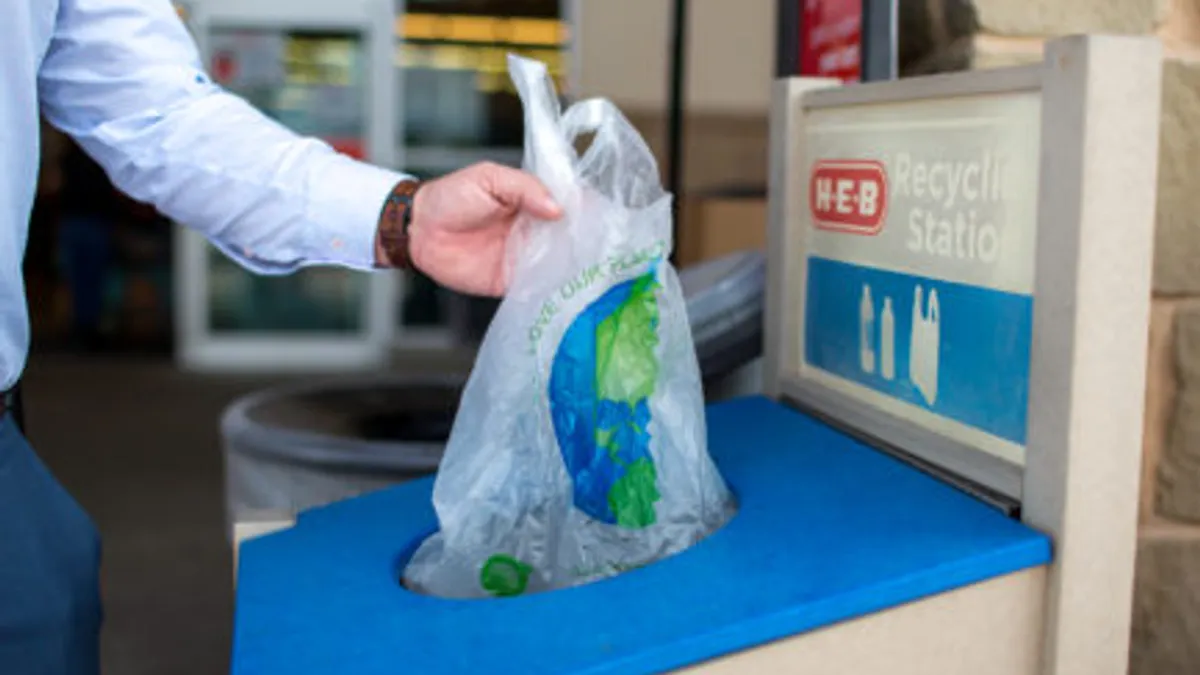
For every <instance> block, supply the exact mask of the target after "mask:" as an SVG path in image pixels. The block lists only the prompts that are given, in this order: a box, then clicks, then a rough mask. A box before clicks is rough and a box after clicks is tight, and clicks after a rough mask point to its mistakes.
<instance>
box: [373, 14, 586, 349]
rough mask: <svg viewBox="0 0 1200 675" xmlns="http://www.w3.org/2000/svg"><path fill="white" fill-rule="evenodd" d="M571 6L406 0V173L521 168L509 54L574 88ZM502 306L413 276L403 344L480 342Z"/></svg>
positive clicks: (401, 148)
mask: <svg viewBox="0 0 1200 675" xmlns="http://www.w3.org/2000/svg"><path fill="white" fill-rule="evenodd" d="M571 7H572V3H571V2H563V1H562V0H407V1H406V2H405V12H404V13H403V15H402V16H400V17H399V18H398V19H397V36H398V38H399V41H398V46H397V53H396V66H397V68H398V69H399V73H400V78H399V79H400V81H401V83H400V86H398V87H397V97H396V108H397V110H400V111H403V113H402V114H403V120H404V123H403V124H402V125H401V127H400V128H399V129H398V130H397V131H398V133H397V137H396V145H397V156H398V157H402V158H403V163H404V167H403V168H404V170H406V171H408V172H410V173H413V174H415V175H418V176H420V177H422V178H426V179H428V178H433V177H437V176H440V175H444V174H446V173H450V172H452V171H455V170H457V169H460V168H463V167H466V166H469V165H470V164H473V163H475V162H480V161H494V162H497V163H500V164H506V165H510V166H520V164H521V155H522V144H523V139H524V128H523V119H522V110H521V103H520V100H519V98H518V97H517V95H516V91H515V89H514V88H513V87H512V83H511V81H510V80H509V77H508V66H507V63H506V57H507V55H508V54H509V53H520V54H522V55H525V56H529V57H531V58H535V59H538V60H540V61H543V62H544V63H546V64H547V66H548V67H549V69H550V72H551V73H552V74H553V75H554V77H555V78H556V79H557V80H558V82H557V84H558V87H559V90H560V91H567V90H569V83H568V74H569V72H570V70H571V69H570V68H569V63H570V61H571V54H572V47H573V45H572V42H571V35H572V31H571V29H570V26H571V21H572V20H573V17H574V16H575V13H574V12H573V11H571ZM496 304H497V303H496V302H495V301H491V300H486V299H479V298H467V297H464V296H460V295H458V294H455V293H451V292H449V291H446V290H445V289H442V288H439V287H438V286H437V285H436V284H435V283H433V282H432V281H430V280H429V279H427V278H425V277H424V276H422V275H420V274H416V273H410V274H407V275H406V277H405V281H404V292H403V297H402V298H401V306H400V307H399V320H400V324H401V325H400V330H399V332H398V336H399V339H400V342H401V345H406V344H412V345H418V344H422V343H426V344H427V343H429V342H431V341H432V342H435V343H444V342H451V343H461V342H464V341H465V342H468V343H470V342H474V341H475V340H477V339H478V338H479V337H481V335H482V332H483V330H484V329H485V328H486V325H487V323H488V321H490V317H491V314H492V313H493V312H494V310H495V307H496Z"/></svg>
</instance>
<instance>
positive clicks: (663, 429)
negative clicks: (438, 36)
mask: <svg viewBox="0 0 1200 675" xmlns="http://www.w3.org/2000/svg"><path fill="white" fill-rule="evenodd" d="M508 64H509V71H510V74H511V76H512V78H513V81H514V82H515V84H516V86H517V89H518V91H519V93H520V96H521V100H522V102H523V105H524V113H525V156H524V165H525V168H526V169H527V170H529V171H531V172H532V173H534V174H535V175H536V176H537V177H538V178H539V179H541V180H542V181H543V182H544V183H545V184H546V185H547V186H548V187H549V188H550V190H551V191H552V192H553V194H554V196H555V198H556V199H557V200H558V201H559V203H560V204H562V206H563V208H564V210H565V217H564V219H563V221H562V222H557V223H538V222H530V223H522V224H520V225H519V226H518V227H517V228H516V229H515V230H514V233H513V237H512V239H511V240H510V241H509V244H508V249H509V254H510V255H509V258H510V263H511V269H510V277H509V278H510V283H509V291H508V294H507V296H506V297H505V298H504V300H503V302H502V303H501V305H500V308H499V310H498V311H497V314H496V316H495V318H494V319H493V321H492V324H491V326H490V327H489V329H488V332H487V334H486V336H485V338H484V341H483V344H482V345H481V347H480V351H479V355H478V357H477V360H476V363H475V367H474V369H473V371H472V373H471V376H470V379H469V380H468V382H467V386H466V388H465V390H464V392H463V397H462V402H461V405H460V407H459V413H458V417H457V419H456V420H455V423H454V428H453V430H452V432H451V435H450V440H449V443H448V445H447V448H446V452H445V455H444V457H443V460H442V465H441V467H440V470H439V473H438V477H437V481H436V483H435V487H434V496H433V502H434V508H435V510H436V512H437V516H438V521H439V524H440V530H439V532H438V533H437V534H435V535H434V536H432V537H430V538H429V539H427V540H426V541H425V542H424V543H422V545H421V546H420V548H419V549H418V550H417V552H416V553H415V554H414V556H413V558H412V560H411V561H410V563H409V564H408V566H407V568H406V570H405V575H404V576H405V583H406V585H407V586H409V587H410V588H413V589H414V590H417V591H419V592H423V593H429V594H433V595H439V596H445V597H487V596H507V595H518V594H521V593H528V592H536V591H543V590H549V589H553V588H561V587H567V586H572V585H577V584H580V583H584V582H587V581H590V580H594V579H598V578H601V577H605V576H610V575H612V574H616V573H618V572H620V571H622V570H626V569H629V568H632V567H637V566H641V565H645V564H647V563H650V562H653V561H655V560H657V559H660V558H663V557H666V556H668V555H671V554H673V553H676V552H678V551H680V550H682V549H684V548H686V547H688V546H690V545H691V544H693V543H695V542H696V541H698V540H699V539H701V538H703V537H704V536H706V535H707V534H709V533H710V532H712V531H713V530H715V529H716V528H718V527H720V526H721V525H722V524H724V522H725V521H726V520H728V518H729V517H730V516H731V515H732V512H733V504H732V498H731V496H730V493H729V491H728V489H727V487H726V485H725V483H724V481H723V480H722V478H721V476H720V475H719V474H718V472H717V469H716V466H715V465H714V464H713V462H712V460H711V458H710V457H709V455H708V450H707V446H706V432H705V426H704V399H703V393H702V390H701V381H700V371H699V366H698V363H697V359H696V352H695V347H694V345H693V342H692V336H691V328H690V326H689V324H688V320H687V316H686V313H685V312H686V309H685V308H686V305H685V302H684V299H683V294H682V290H681V288H680V285H679V280H678V278H677V276H676V274H675V271H674V269H672V267H671V265H670V263H669V262H668V261H667V255H668V253H669V251H670V247H671V197H670V195H669V194H667V193H666V192H664V191H663V189H662V187H661V185H660V184H659V173H658V168H657V166H656V163H655V161H654V157H653V155H652V154H651V152H650V150H649V148H648V147H647V146H646V144H645V142H644V141H643V140H642V138H641V136H640V135H639V134H638V133H637V131H636V130H635V129H634V128H633V126H632V125H630V124H629V122H628V121H627V120H626V119H625V118H624V116H622V115H621V113H620V112H619V111H618V110H617V109H616V107H615V106H613V105H612V104H611V103H609V102H608V101H604V100H598V99H596V100H588V101H583V102H580V103H577V104H575V105H573V106H571V107H570V108H568V109H567V110H566V111H562V109H561V107H560V105H559V102H558V98H557V96H556V94H555V92H554V87H553V84H552V82H551V80H550V79H549V77H548V76H547V73H546V69H545V67H544V66H543V65H542V64H540V63H538V62H536V61H531V60H527V59H523V58H519V57H515V56H510V57H509V60H508ZM588 133H591V134H593V137H592V142H591V145H590V147H588V149H587V150H586V151H584V152H583V153H582V154H579V153H578V152H577V150H576V149H575V146H574V141H575V140H576V138H577V137H578V136H581V135H583V134H588Z"/></svg>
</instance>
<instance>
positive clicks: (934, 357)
mask: <svg viewBox="0 0 1200 675" xmlns="http://www.w3.org/2000/svg"><path fill="white" fill-rule="evenodd" d="M940 348H941V309H940V308H939V305H938V296H937V289H933V288H931V289H929V307H928V311H926V308H925V306H924V305H923V303H922V297H921V287H920V286H917V288H916V290H915V291H914V292H913V310H912V339H911V340H910V341H909V353H908V375H909V378H910V379H911V380H912V383H913V385H914V386H916V388H917V391H919V392H921V396H922V397H924V399H925V403H927V404H928V405H930V406H932V405H933V404H934V403H935V402H936V401H937V394H938V366H939V363H938V362H939V360H940V353H941V352H940Z"/></svg>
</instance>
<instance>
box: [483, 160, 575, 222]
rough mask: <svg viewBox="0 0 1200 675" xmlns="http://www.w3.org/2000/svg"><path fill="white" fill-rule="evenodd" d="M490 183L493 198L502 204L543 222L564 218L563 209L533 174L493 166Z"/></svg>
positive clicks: (490, 172)
mask: <svg viewBox="0 0 1200 675" xmlns="http://www.w3.org/2000/svg"><path fill="white" fill-rule="evenodd" d="M489 168H490V171H489V172H488V173H489V174H490V176H489V178H488V182H489V183H490V187H491V193H492V196H494V197H495V198H496V200H497V201H499V202H500V203H501V204H504V205H505V206H508V207H510V208H513V209H516V210H520V211H524V212H526V213H528V214H529V215H531V216H533V217H535V218H539V219H542V220H557V219H559V218H560V217H562V207H561V206H559V204H558V202H556V201H554V197H553V196H551V194H550V190H548V189H547V188H546V186H545V185H544V184H543V183H542V182H541V181H540V180H538V179H537V178H536V177H534V176H533V175H532V174H530V173H528V172H526V171H521V170H519V169H512V168H509V167H507V166H491V167H489Z"/></svg>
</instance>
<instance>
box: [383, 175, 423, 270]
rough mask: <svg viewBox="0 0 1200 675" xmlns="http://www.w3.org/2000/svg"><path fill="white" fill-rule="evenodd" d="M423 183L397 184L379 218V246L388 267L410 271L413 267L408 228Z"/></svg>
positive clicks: (402, 182)
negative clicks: (418, 191) (418, 190)
mask: <svg viewBox="0 0 1200 675" xmlns="http://www.w3.org/2000/svg"><path fill="white" fill-rule="evenodd" d="M420 186H421V183H420V182H418V181H415V180H404V181H401V182H399V183H397V184H396V187H395V188H394V189H393V190H392V193H391V194H389V195H388V198H387V202H385V203H384V205H383V214H382V215H381V216H380V218H379V246H380V248H381V249H382V250H383V257H384V259H385V260H386V265H387V266H390V267H395V268H398V269H408V268H409V267H411V265H412V260H411V258H410V256H409V247H408V242H409V238H408V227H409V225H410V224H411V223H412V207H413V199H414V198H415V197H416V196H417V189H418V188H420Z"/></svg>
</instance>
